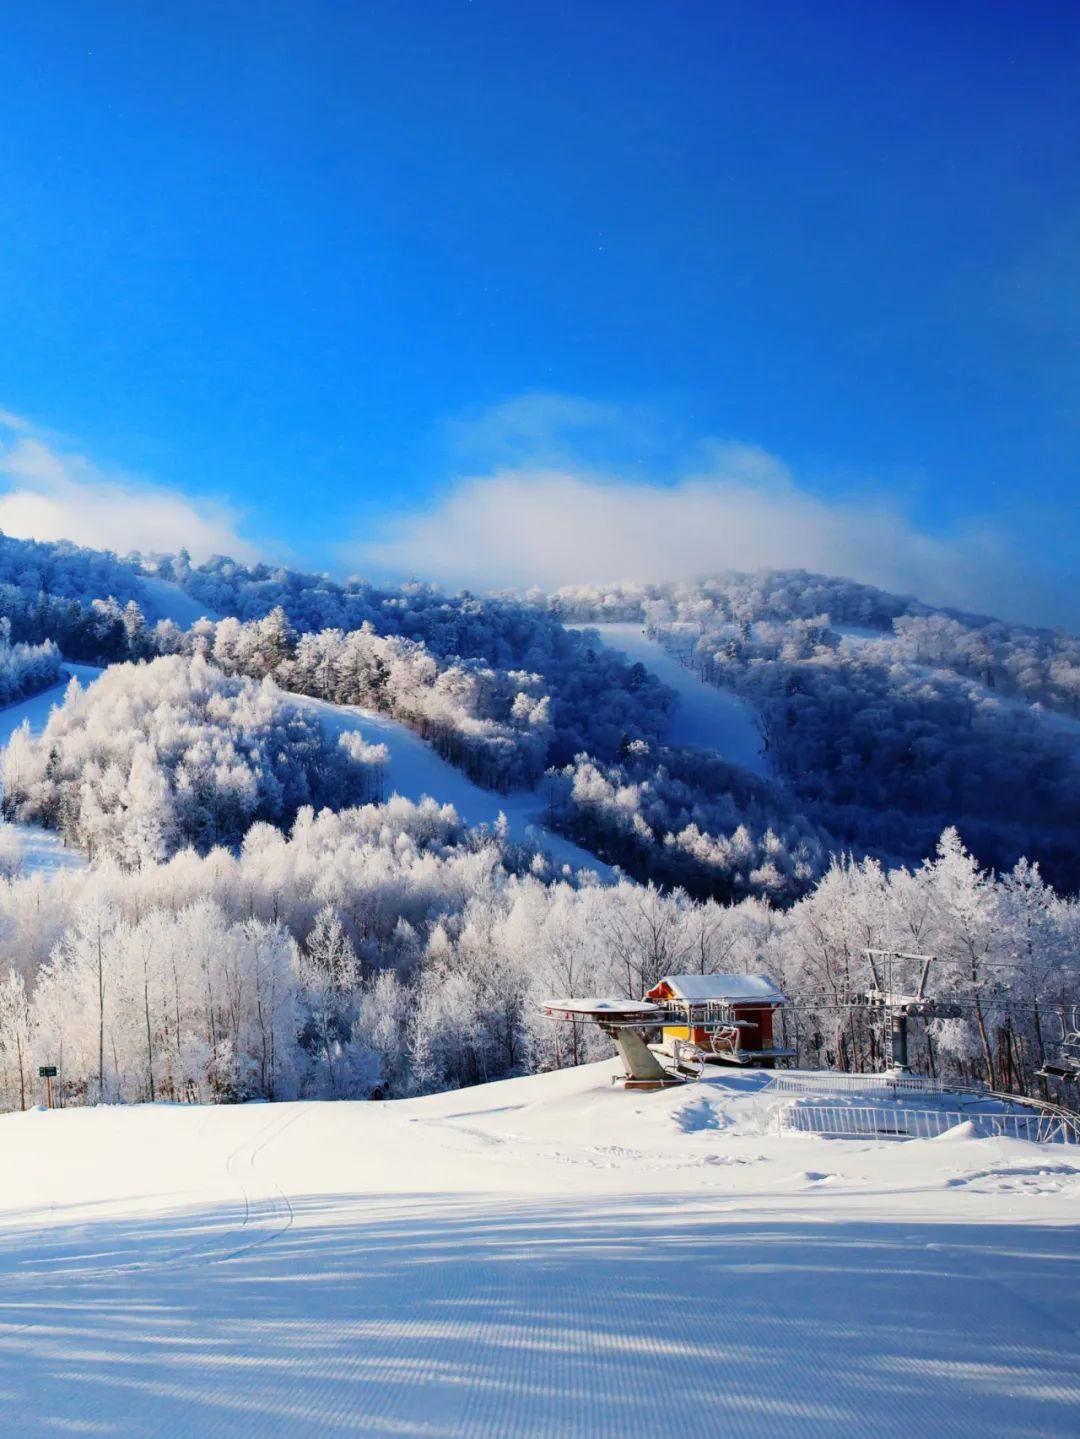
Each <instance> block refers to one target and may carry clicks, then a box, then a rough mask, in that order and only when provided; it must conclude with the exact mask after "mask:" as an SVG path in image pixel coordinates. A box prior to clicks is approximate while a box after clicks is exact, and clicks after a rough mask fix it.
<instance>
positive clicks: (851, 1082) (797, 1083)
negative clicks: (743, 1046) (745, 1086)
mask: <svg viewBox="0 0 1080 1439" xmlns="http://www.w3.org/2000/svg"><path fill="white" fill-rule="evenodd" d="M769 1087H770V1089H772V1090H774V1091H776V1092H778V1093H780V1094H868V1093H870V1094H878V1093H882V1092H885V1093H891V1094H911V1093H915V1094H954V1093H955V1092H956V1086H955V1085H948V1084H942V1083H941V1081H940V1080H937V1079H925V1078H923V1076H922V1075H921V1074H848V1073H840V1072H835V1071H832V1070H820V1071H817V1070H805V1069H804V1070H798V1071H795V1072H793V1073H781V1074H774V1075H773V1079H772V1083H771V1085H770V1086H769Z"/></svg>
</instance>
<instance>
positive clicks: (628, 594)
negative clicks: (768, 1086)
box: [0, 539, 1080, 1106]
mask: <svg viewBox="0 0 1080 1439" xmlns="http://www.w3.org/2000/svg"><path fill="white" fill-rule="evenodd" d="M0 573H2V574H3V575H5V576H6V577H7V579H6V581H5V582H4V588H3V589H0V605H2V607H3V611H2V614H3V623H4V626H5V628H4V630H3V633H2V634H0V678H2V679H3V681H4V683H5V685H6V686H7V688H6V690H5V692H4V698H5V699H6V700H7V701H8V702H11V701H17V700H18V699H19V698H20V697H21V696H26V695H30V694H32V693H34V692H35V691H37V690H39V689H43V688H46V687H48V686H49V685H57V681H58V679H59V677H60V675H61V673H62V660H61V652H62V653H63V655H64V656H65V657H66V658H68V659H74V658H75V657H76V656H77V657H79V658H82V659H90V660H92V661H94V662H95V663H97V664H98V665H101V666H103V667H104V672H103V674H102V675H101V677H100V678H98V679H96V680H93V681H91V682H89V683H87V684H85V685H83V684H78V683H73V684H71V685H70V686H69V687H68V689H67V691H66V693H65V692H64V691H63V690H61V689H60V688H59V686H57V689H56V699H57V706H56V708H55V709H54V710H53V713H52V716H51V718H49V719H48V721H47V723H45V722H44V714H43V712H42V714H41V717H40V720H39V724H44V728H43V729H40V732H31V730H30V729H29V728H24V729H22V730H19V731H16V733H15V734H14V738H13V740H12V742H11V744H10V745H9V747H8V749H7V751H6V753H5V755H4V761H3V777H4V786H5V793H4V799H3V804H4V812H5V814H6V815H8V816H9V817H10V818H13V819H16V820H18V821H19V822H21V823H22V824H30V825H35V826H44V827H47V828H51V829H53V830H55V831H57V832H58V833H59V834H60V835H61V836H62V837H63V839H64V842H65V843H66V844H67V845H69V846H71V847H73V848H76V849H78V850H80V851H81V852H83V853H84V854H86V855H87V856H88V857H90V859H91V861H92V863H91V864H90V866H89V868H86V869H74V870H67V871H61V872H57V873H55V874H49V875H46V874H44V873H34V872H24V869H25V867H24V866H23V865H22V864H20V861H19V855H18V833H17V832H16V831H15V830H13V829H8V830H5V831H4V863H3V866H2V869H3V873H2V875H0V968H2V969H3V970H4V971H5V972H7V978H6V980H4V981H3V987H2V991H0V1087H2V1090H3V1103H4V1104H6V1105H8V1106H17V1105H19V1104H22V1103H24V1102H26V1096H27V1092H28V1090H27V1084H28V1078H29V1076H30V1075H31V1074H32V1073H33V1072H34V1070H33V1066H34V1065H36V1064H37V1063H38V1062H39V1061H42V1060H43V1058H49V1057H50V1056H53V1055H55V1053H56V1052H57V1048H59V1050H60V1051H61V1052H62V1064H63V1076H64V1079H63V1084H64V1093H65V1096H66V1098H67V1100H68V1101H69V1102H78V1101H83V1100H94V1099H97V1098H111V1099H142V1098H150V1097H161V1096H169V1097H179V1098H183V1097H200V1098H204V1099H220V1100H227V1099H236V1098H243V1097H249V1096H256V1095H257V1096H264V1097H268V1098H280V1097H283V1096H287V1095H325V1096H341V1095H350V1096H356V1097H364V1096H367V1095H372V1094H409V1093H417V1092H427V1091H430V1090H435V1089H440V1088H445V1087H447V1086H454V1085H462V1084H470V1083H474V1082H476V1081H478V1080H482V1079H491V1078H497V1077H501V1076H507V1075H513V1074H518V1073H523V1072H526V1071H529V1070H534V1069H543V1068H548V1067H552V1066H557V1065H562V1064H566V1063H576V1062H578V1061H580V1060H582V1059H585V1058H588V1057H592V1056H595V1055H596V1054H598V1053H601V1052H603V1050H604V1045H605V1043H606V1042H605V1041H604V1040H603V1038H602V1037H601V1036H599V1035H598V1034H596V1033H592V1034H591V1035H590V1036H588V1037H587V1036H585V1035H583V1034H580V1033H571V1034H569V1035H567V1034H560V1033H559V1032H558V1031H556V1030H554V1029H552V1028H551V1027H550V1026H549V1025H548V1024H547V1023H546V1022H545V1021H543V1020H541V1019H540V1018H539V1017H538V1015H537V1002H538V1001H539V999H541V998H543V997H544V994H545V993H546V992H548V991H551V992H562V993H577V994H581V993H587V992H604V991H609V992H614V993H618V994H621V995H627V996H636V995H639V994H640V993H641V991H642V990H643V989H644V988H645V987H647V986H648V984H650V983H651V982H652V981H653V980H654V979H655V978H656V977H658V976H659V975H660V974H662V973H665V972H672V971H680V970H699V971H703V972H706V971H709V970H715V969H762V970H767V971H768V972H769V973H771V974H772V975H773V976H774V977H775V978H776V980H777V981H778V983H780V984H781V985H782V986H783V987H784V988H785V989H786V990H787V992H788V993H789V994H790V995H791V997H792V1000H793V1005H792V1008H791V1010H790V1014H789V1020H790V1025H791V1033H790V1034H789V1039H790V1041H791V1042H792V1043H793V1044H794V1045H795V1046H796V1047H797V1050H798V1054H799V1058H800V1061H801V1062H802V1063H806V1064H839V1065H842V1066H849V1067H866V1066H870V1067H874V1066H876V1065H879V1064H880V1063H881V1062H882V1058H883V1053H882V1034H881V1031H880V1027H879V1025H878V1023H877V1021H876V1020H875V1018H874V1016H873V1015H872V1014H871V1013H870V1012H869V1011H866V1010H860V1009H859V1007H858V1005H856V1006H855V1007H854V1008H853V1007H852V1005H851V1002H850V996H851V995H852V993H853V992H855V991H856V990H857V988H858V986H859V983H860V976H861V975H862V971H863V969H864V968H865V965H864V960H863V951H864V949H865V948H866V946H867V945H885V946H897V947H901V948H904V949H913V948H914V949H919V950H927V951H931V952H933V953H935V954H937V955H938V957H939V958H938V974H939V979H938V984H939V989H940V990H941V991H942V992H945V993H948V994H950V995H952V996H953V997H954V998H955V999H956V1000H957V1002H958V1003H959V1004H960V1006H961V1018H959V1019H956V1020H948V1021H933V1022H932V1023H931V1024H929V1025H927V1026H916V1028H917V1033H916V1035H915V1039H914V1043H915V1048H916V1056H917V1063H919V1064H920V1065H921V1066H923V1067H925V1068H928V1069H931V1070H932V1071H933V1072H936V1073H938V1074H939V1075H946V1076H952V1077H954V1078H965V1079H984V1080H986V1081H988V1082H991V1083H994V1084H998V1085H1005V1086H1007V1087H1013V1088H1017V1089H1026V1090H1028V1091H1029V1092H1030V1091H1032V1090H1035V1089H1037V1088H1038V1084H1039V1082H1038V1081H1037V1080H1036V1079H1035V1077H1034V1074H1035V1070H1036V1069H1037V1068H1038V1066H1039V1064H1040V1062H1041V1060H1042V1058H1043V1057H1044V1055H1045V1053H1046V1052H1047V1050H1048V1048H1050V1047H1052V1037H1053V1034H1054V1032H1055V1030H1056V1025H1057V1023H1058V1018H1059V1017H1063V1016H1066V1015H1067V1013H1068V1011H1069V1007H1070V1005H1071V1004H1073V1003H1076V1002H1077V1000H1078V999H1080V971H1078V967H1077V959H1076V955H1077V952H1078V948H1080V946H1078V939H1080V929H1078V919H1077V915H1078V909H1077V902H1076V900H1075V899H1074V898H1071V897H1070V896H1071V895H1072V894H1073V893H1075V890H1076V887H1077V879H1078V875H1080V857H1078V853H1077V846H1076V838H1075V836H1076V818H1077V815H1078V814H1080V790H1078V780H1077V764H1076V740H1077V725H1078V718H1077V716H1076V709H1077V699H1076V694H1075V675H1076V673H1077V672H1080V659H1078V649H1077V642H1076V641H1075V640H1073V639H1072V638H1070V637H1068V636H1065V635H1056V634H1049V633H1044V632H1041V631H1033V630H1024V629H1021V628H1018V627H1013V626H1007V625H1003V624H998V623H997V622H992V621H988V620H980V619H976V618H972V617H964V616H954V615H946V614H943V613H941V612H938V611H931V610H929V609H927V608H926V607H924V606H920V605H918V604H916V603H915V602H914V601H907V600H901V599H898V598H896V597H893V596H888V595H884V594H882V593H881V592H879V591H876V590H868V589H866V588H865V587H861V586H855V585H850V584H847V583H846V582H843V581H826V580H821V579H818V578H816V577H813V576H808V575H801V574H796V575H766V576H759V577H751V578H748V577H742V576H731V577H727V578H726V579H722V580H716V581H713V582H710V583H707V584H696V585H686V586H679V587H669V588H667V589H661V590H631V589H627V588H625V587H623V588H621V589H614V590H611V591H603V590H588V591H575V592H573V593H569V592H564V593H562V594H560V595H557V596H555V597H553V598H552V599H551V600H548V599H545V598H544V597H542V596H535V595H534V596H530V597H528V598H527V599H522V600H519V599H514V598H512V597H507V596H500V597H496V598H492V599H483V598H478V597H475V596H472V595H466V594H462V595H457V596H445V595H441V594H440V593H439V592H438V591H436V590H434V589H430V588H428V587H424V586H408V587H404V588H402V589H398V590H393V589H384V590H378V589H375V588H373V587H370V586H366V585H360V584H353V585H338V584H335V583H334V582H332V581H330V580H327V579H324V578H320V577H309V576H301V575H295V574H293V573H292V572H289V571H285V570H270V569H268V568H256V569H244V568H243V567H239V566H236V565H233V564H232V563H231V562H229V561H226V560H216V561H214V562H212V563H211V564H209V565H206V566H201V567H192V566H191V565H190V564H189V563H188V562H187V560H186V559H185V557H184V556H183V555H182V554H181V555H180V556H179V557H177V558H175V559H161V558H160V557H155V558H154V559H152V560H142V559H139V558H138V557H135V558H132V559H130V560H119V559H116V558H114V557H111V556H101V555H97V554H94V553H93V552H86V551H80V550H78V549H76V548H75V547H73V546H65V545H57V546H47V545H36V544H35V545H22V544H21V543H20V542H17V541H13V540H7V539H0ZM148 582H152V583H148ZM100 591H105V592H104V593H101V592H100ZM177 596H179V597H180V599H182V600H183V604H180V603H177V604H176V605H175V611H176V613H177V614H181V615H182V616H183V617H184V618H185V620H190V615H191V599H192V597H196V598H197V600H198V602H199V605H200V607H202V606H205V608H206V609H207V610H208V611H209V610H212V611H213V615H212V616H208V617H206V618H202V619H197V620H195V621H194V622H190V623H185V624H184V625H181V624H179V623H177V621H176V620H175V619H173V618H170V617H169V615H168V614H167V613H164V611H166V610H168V608H169V607H170V597H177ZM140 599H142V600H145V601H146V602H147V604H148V608H150V607H151V605H150V602H151V601H152V602H153V606H154V608H153V609H152V612H151V613H150V614H147V613H146V612H145V611H144V609H143V606H142V603H140ZM613 618H617V619H622V620H626V619H627V618H629V619H631V620H633V621H634V622H635V623H640V624H641V625H642V626H644V627H646V628H647V629H648V631H649V633H650V634H651V635H653V636H654V637H655V638H656V640H657V642H658V643H661V644H662V645H664V646H665V647H666V648H667V649H668V650H670V651H671V652H672V653H674V654H676V655H677V656H678V657H679V658H680V659H681V660H682V661H683V662H685V663H686V664H687V665H688V666H690V667H691V671H692V672H693V673H694V674H695V675H697V676H699V679H700V683H701V684H702V685H715V686H722V687H724V688H725V689H726V690H728V691H730V692H731V693H733V694H737V695H738V696H739V697H740V701H741V703H742V704H743V706H744V707H745V708H746V712H747V713H748V714H751V715H753V716H754V719H755V722H756V724H757V725H758V730H759V733H760V736H761V744H762V749H763V756H762V764H761V765H760V766H759V768H760V769H761V770H763V771H764V772H763V773H759V774H751V773H750V772H749V771H748V770H747V769H743V768H740V767H739V766H738V765H737V764H733V763H731V762H729V760H728V759H726V758H725V756H724V754H723V752H722V746H721V747H720V749H719V750H717V749H714V748H711V747H709V746H708V745H707V744H696V745H690V744H683V745H672V744H670V743H669V742H668V740H669V729H670V723H671V717H672V715H673V714H674V713H675V706H676V704H677V696H676V694H675V693H674V692H673V691H672V690H670V689H668V688H666V687H665V686H664V685H662V684H661V683H659V681H658V680H657V679H656V678H655V677H654V676H653V675H652V674H651V673H650V672H649V668H648V665H647V663H644V662H642V660H641V659H637V660H633V661H631V660H630V659H629V658H627V657H626V656H624V655H622V654H621V653H620V652H619V650H618V647H617V645H616V644H615V643H614V641H613V642H612V643H611V644H607V643H605V642H604V638H603V635H604V631H603V628H602V627H603V625H604V623H606V622H608V621H610V620H611V619H613ZM564 619H566V620H572V621H574V622H575V623H579V624H580V623H585V624H587V625H588V624H595V625H596V626H597V627H598V628H597V631H596V632H593V631H590V630H588V629H586V630H584V631H576V630H573V629H569V628H566V627H565V626H564V623H563V620H564ZM639 653H640V651H639ZM680 673H681V672H680ZM694 683H695V684H696V683H698V680H695V681H694ZM294 696H313V697H316V698H317V699H319V700H320V701H326V702H328V703H329V704H330V705H338V706H346V707H347V706H361V707H363V712H365V713H370V712H378V713H379V714H381V715H387V716H391V717H392V718H393V719H394V720H395V721H396V722H398V723H399V724H404V725H407V726H408V728H409V729H410V730H412V731H414V732H415V734H416V735H420V736H422V737H423V738H424V739H425V740H426V741H427V742H428V743H429V744H430V745H432V746H433V747H434V748H436V749H437V750H438V751H439V753H440V754H442V755H443V756H444V757H445V758H447V759H448V760H450V761H451V762H452V763H453V764H455V765H458V766H460V768H461V769H463V770H464V771H465V772H466V773H467V774H469V775H471V776H472V777H473V778H474V779H475V780H477V781H478V782H480V783H482V784H484V785H487V786H489V787H491V788H492V789H493V790H495V791H496V792H500V791H502V792H509V791H511V790H513V791H515V792H517V791H528V792H529V793H531V794H534V796H535V801H536V807H537V809H538V810H539V809H542V810H543V812H544V814H545V816H546V819H545V822H546V823H548V824H549V825H550V826H553V827H557V828H561V829H562V830H564V831H565V832H566V833H567V834H568V835H570V836H571V837H572V838H573V839H574V840H575V841H576V842H577V843H578V844H579V845H581V846H583V847H584V848H585V849H587V850H589V851H591V852H592V853H593V854H595V855H596V856H598V857H599V858H602V859H604V860H606V861H608V862H610V863H613V864H616V865H618V866H620V867H621V869H622V871H623V874H622V876H618V875H616V877H615V880H614V882H611V883H606V882H600V881H599V880H598V877H597V875H595V874H591V873H589V872H587V871H584V872H578V873H576V874H575V873H571V872H570V870H569V869H564V870H561V871H557V870H555V869H553V868H552V866H551V865H550V863H548V862H547V861H546V860H545V859H544V857H543V855H542V854H541V853H540V852H539V849H538V846H539V843H540V841H539V840H538V839H533V840H529V839H527V838H525V839H523V838H522V836H521V835H519V836H518V837H516V838H514V839H511V837H510V835H509V833H508V831H507V828H506V826H505V825H493V826H491V827H489V828H486V829H469V828H468V827H467V826H466V825H465V824H464V823H463V822H462V820H461V818H460V817H459V816H458V815H457V814H456V813H455V812H454V810H453V809H452V808H451V807H450V806H448V805H445V804H442V803H440V801H441V799H442V798H444V797H443V796H440V795H439V794H435V795H433V796H431V798H430V799H429V800H426V801H423V802H420V803H414V802H410V801H406V800H403V799H401V798H399V797H395V796H390V797H389V798H387V797H386V796H385V794H384V760H385V751H382V750H381V749H380V747H379V746H378V745H369V744H366V743H365V742H364V740H363V739H362V738H361V737H360V735H359V733H357V732H356V731H355V729H349V730H348V731H344V730H342V729H340V728H337V729H335V728H334V727H333V726H332V725H330V724H328V723H325V722H324V720H325V714H326V710H325V707H320V706H318V705H315V706H313V705H310V704H306V703H300V702H298V701H297V699H296V698H294ZM35 703H36V705H37V706H38V707H39V708H40V709H41V710H42V711H43V709H44V706H43V704H42V701H41V700H38V701H36V702H35ZM351 713H353V714H356V711H351ZM705 738H707V734H706V736H705ZM410 742H414V741H412V737H410ZM942 832H944V838H942V837H941V836H942ZM1040 864H1041V866H1042V869H1041V870H1040V867H1039V866H1040ZM1044 873H1045V875H1046V878H1045V879H1044ZM1048 880H1049V881H1052V882H1053V884H1054V886H1055V887H1054V888H1051V885H1050V883H1048V882H1047V881H1048ZM635 881H641V883H639V882H635ZM46 1050H48V1051H49V1053H48V1055H46Z"/></svg>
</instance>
